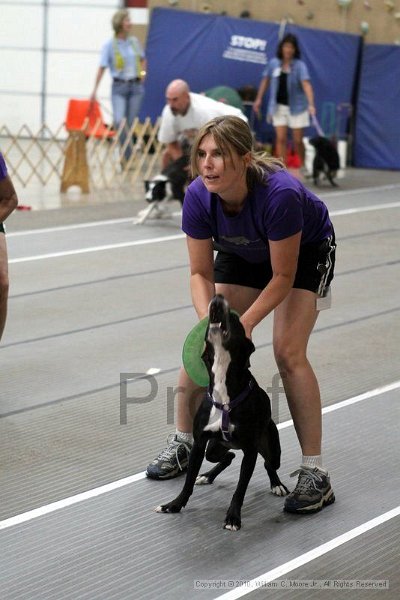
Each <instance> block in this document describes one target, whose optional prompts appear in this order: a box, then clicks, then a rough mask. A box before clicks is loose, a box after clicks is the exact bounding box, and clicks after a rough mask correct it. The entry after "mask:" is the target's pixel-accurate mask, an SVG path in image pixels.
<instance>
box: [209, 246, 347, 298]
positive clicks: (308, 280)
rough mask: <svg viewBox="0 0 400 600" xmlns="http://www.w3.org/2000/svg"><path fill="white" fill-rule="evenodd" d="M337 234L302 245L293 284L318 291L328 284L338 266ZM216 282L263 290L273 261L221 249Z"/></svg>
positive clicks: (270, 272)
mask: <svg viewBox="0 0 400 600" xmlns="http://www.w3.org/2000/svg"><path fill="white" fill-rule="evenodd" d="M335 254H336V244H335V236H334V235H332V236H331V237H329V238H327V239H326V240H324V241H323V242H319V243H317V244H304V245H303V246H301V248H300V254H299V260H298V264H297V271H296V277H295V280H294V284H293V287H294V288H299V289H302V290H309V291H310V292H315V293H317V294H319V295H321V296H322V295H323V294H324V290H325V289H326V288H328V287H329V284H330V283H331V281H332V279H333V273H334V268H335ZM214 275H215V283H231V284H236V285H243V286H246V287H251V288H256V289H259V290H262V289H264V288H265V287H266V285H267V284H268V283H269V281H270V280H271V279H272V268H271V263H270V261H266V262H263V263H249V262H247V261H246V260H244V259H243V258H241V257H240V256H238V255H237V254H230V253H229V254H228V253H227V252H221V251H219V252H218V254H217V256H216V258H215V263H214Z"/></svg>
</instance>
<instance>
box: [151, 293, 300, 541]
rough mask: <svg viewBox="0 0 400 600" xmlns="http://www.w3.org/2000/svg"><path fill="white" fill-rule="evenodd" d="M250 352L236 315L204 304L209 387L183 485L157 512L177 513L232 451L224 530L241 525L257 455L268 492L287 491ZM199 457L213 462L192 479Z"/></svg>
mask: <svg viewBox="0 0 400 600" xmlns="http://www.w3.org/2000/svg"><path fill="white" fill-rule="evenodd" d="M254 350H255V348H254V345H253V343H252V342H251V340H249V339H248V338H247V337H246V335H245V331H244V328H243V325H242V324H241V322H240V320H239V317H238V315H237V314H235V313H233V312H231V311H230V310H229V306H228V303H227V301H226V300H225V299H224V297H223V296H221V295H217V296H215V297H214V298H213V300H212V301H211V303H210V306H209V325H208V328H207V331H206V335H205V349H204V352H203V355H202V358H203V360H204V362H205V364H206V366H207V371H208V374H209V377H210V385H209V388H208V391H207V392H206V394H205V396H204V399H203V402H202V404H201V406H200V408H199V409H198V411H197V414H196V416H195V419H194V426H193V436H194V444H193V447H192V450H191V452H190V456H189V464H188V471H187V474H186V480H185V484H184V486H183V489H182V491H181V493H180V494H179V495H178V496H177V497H176V498H175V500H172V502H169V503H168V504H162V505H161V506H158V507H157V508H156V511H157V512H164V513H166V512H170V513H173V512H179V511H180V510H181V508H183V507H184V506H186V504H187V502H188V500H189V498H190V496H191V495H192V493H193V489H194V485H195V483H197V484H207V483H212V482H213V481H214V479H215V478H216V477H217V475H218V474H219V473H221V472H222V471H223V470H224V469H226V468H227V467H228V466H229V465H230V464H231V462H232V460H233V458H234V457H235V454H234V453H233V452H230V450H232V449H236V450H239V449H240V450H243V460H242V465H241V469H240V477H239V482H238V485H237V488H236V491H235V493H234V495H233V497H232V500H231V504H230V506H229V508H228V512H227V513H226V517H225V522H224V529H230V530H231V531H237V530H238V529H240V527H241V508H242V505H243V501H244V497H245V494H246V490H247V486H248V484H249V482H250V479H251V477H252V475H253V471H254V467H255V465H256V461H257V456H258V454H261V456H262V457H263V458H264V461H265V462H264V466H265V468H266V470H267V473H268V476H269V479H270V483H271V491H272V493H273V494H275V495H277V496H285V495H286V494H288V493H289V492H288V490H287V488H286V487H285V486H284V485H283V483H281V481H280V479H279V477H278V474H277V470H278V469H279V466H280V455H281V448H280V442H279V433H278V429H277V427H276V425H275V423H274V421H273V420H272V418H271V404H270V400H269V397H268V395H267V394H266V392H265V391H264V390H263V389H262V388H260V387H259V386H258V384H257V382H256V380H255V379H254V377H253V376H252V375H251V373H250V371H249V367H250V361H249V357H250V355H251V354H252V352H254ZM204 455H205V456H206V458H207V460H209V461H210V462H212V463H218V464H217V465H216V466H215V467H214V468H213V469H211V471H209V472H207V473H205V474H203V475H200V477H197V476H198V474H199V471H200V468H201V464H202V462H203V459H204ZM196 478H197V480H196Z"/></svg>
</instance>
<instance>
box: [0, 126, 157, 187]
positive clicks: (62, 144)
mask: <svg viewBox="0 0 400 600" xmlns="http://www.w3.org/2000/svg"><path fill="white" fill-rule="evenodd" d="M100 125H101V123H100V122H99V123H98V124H96V125H95V126H94V127H92V128H91V131H90V132H88V131H87V123H83V125H82V128H81V130H80V131H81V132H82V133H83V134H84V139H85V143H84V160H86V163H87V168H88V177H89V185H90V188H91V189H92V190H101V189H112V188H118V187H120V186H123V185H124V184H126V183H132V184H134V183H135V182H136V181H140V180H141V179H148V178H150V177H151V176H152V175H153V174H154V172H156V171H157V170H158V168H159V159H160V152H161V145H160V144H159V142H158V141H157V132H158V128H159V121H157V122H156V123H155V124H154V125H153V124H152V123H151V121H150V119H146V120H145V121H144V122H143V123H140V122H139V121H138V120H135V122H134V123H133V125H132V127H131V129H130V131H129V132H128V135H127V138H126V139H127V141H126V142H125V145H123V146H121V144H120V139H121V134H122V131H123V128H124V127H125V123H121V126H120V128H119V129H118V131H115V132H114V133H113V136H112V137H109V135H106V134H104V135H101V136H99V135H98V130H99V128H100ZM129 139H133V140H134V143H133V150H132V154H131V156H130V158H129V160H128V161H125V160H123V159H122V160H121V156H123V153H124V149H125V148H126V146H127V144H128V143H129V141H128V140H129ZM73 143H74V140H73V136H72V135H71V133H70V135H68V132H67V131H66V129H65V125H64V124H62V125H60V127H59V128H58V129H57V130H56V131H52V130H51V129H50V128H49V127H48V126H47V125H45V124H43V125H42V126H41V127H40V128H39V130H38V131H36V132H34V131H32V130H31V129H30V128H29V127H28V126H27V125H24V126H23V127H21V128H20V129H19V130H18V131H17V132H16V133H12V132H11V131H10V130H9V128H8V127H7V126H5V125H3V126H2V127H0V148H1V151H2V153H3V155H4V156H5V158H6V161H7V166H8V169H9V172H10V175H11V177H12V178H13V180H14V181H18V182H19V184H21V185H22V186H23V187H27V186H29V184H30V183H33V182H36V183H39V184H41V185H43V186H46V185H49V184H53V185H54V184H55V183H57V184H58V185H59V186H60V188H61V184H62V180H63V178H64V177H66V176H71V177H72V179H73V175H74V173H75V171H76V170H77V169H79V168H80V165H79V164H76V161H75V160H72V161H71V160H70V159H69V163H70V164H66V163H67V157H68V156H69V157H70V156H78V155H77V154H74V153H73V152H72V153H71V144H73ZM79 156H81V154H80V155H79ZM78 160H79V161H81V158H79V159H78Z"/></svg>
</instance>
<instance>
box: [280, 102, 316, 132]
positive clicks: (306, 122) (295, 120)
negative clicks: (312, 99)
mask: <svg viewBox="0 0 400 600" xmlns="http://www.w3.org/2000/svg"><path fill="white" fill-rule="evenodd" d="M272 125H273V126H274V127H290V129H303V128H304V127H309V126H310V115H309V112H308V110H305V111H304V112H302V113H299V114H298V115H291V114H290V110H289V107H288V106H286V105H285V104H278V105H277V107H276V111H275V113H274V115H273V117H272Z"/></svg>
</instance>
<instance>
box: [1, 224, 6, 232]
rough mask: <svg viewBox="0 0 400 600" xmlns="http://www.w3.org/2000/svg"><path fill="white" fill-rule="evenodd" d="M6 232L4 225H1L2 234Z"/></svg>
mask: <svg viewBox="0 0 400 600" xmlns="http://www.w3.org/2000/svg"><path fill="white" fill-rule="evenodd" d="M5 232H6V230H5V229H4V225H3V223H0V233H5Z"/></svg>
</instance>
